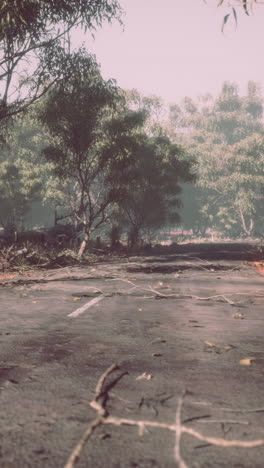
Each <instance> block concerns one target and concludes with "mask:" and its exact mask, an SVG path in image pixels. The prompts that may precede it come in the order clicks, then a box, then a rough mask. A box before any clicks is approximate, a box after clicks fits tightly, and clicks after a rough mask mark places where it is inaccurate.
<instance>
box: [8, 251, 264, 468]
mask: <svg viewBox="0 0 264 468" xmlns="http://www.w3.org/2000/svg"><path fill="white" fill-rule="evenodd" d="M197 254H198V251H196V252H193V251H192V252H189V254H188V253H181V255H179V256H176V257H175V254H173V255H163V256H153V255H149V256H147V257H144V258H139V257H133V258H132V257H131V258H127V259H121V260H116V261H112V262H109V263H98V264H93V265H90V266H89V265H87V266H82V267H77V266H76V267H66V268H60V269H53V270H42V271H36V270H32V271H29V270H28V271H23V272H21V273H18V272H10V273H8V272H5V274H4V275H2V277H1V278H0V281H1V292H0V294H1V329H0V346H1V356H0V402H1V406H0V414H1V423H0V466H1V467H3V468H11V467H14V468H20V467H21V468H22V467H38V468H44V467H45V468H46V467H47V468H53V467H54V468H55V467H56V468H57V467H65V468H66V467H67V468H70V467H73V466H77V467H80V468H84V467H94V468H99V467H102V468H108V467H109V468H133V467H138V468H150V467H160V468H172V467H177V466H178V467H179V468H186V467H188V468H209V467H210V468H215V467H216V468H219V467H231V468H232V467H235V468H238V467H239V468H260V467H263V466H264V461H263V460H264V429H263V428H264V424H263V423H264V398H263V384H264V372H263V369H264V347H263V331H264V316H263V313H264V307H263V305H264V290H263V276H262V275H261V272H262V262H261V261H259V263H258V264H255V263H253V262H249V261H248V260H244V259H243V260H240V259H239V258H237V259H234V258H233V259H227V258H223V259H221V260H220V259H219V257H218V259H213V258H212V256H211V258H208V255H204V256H203V255H201V252H199V255H197ZM116 364H118V368H117V366H116ZM86 439H87V440H86Z"/></svg>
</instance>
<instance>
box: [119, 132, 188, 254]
mask: <svg viewBox="0 0 264 468" xmlns="http://www.w3.org/2000/svg"><path fill="white" fill-rule="evenodd" d="M182 152H183V150H182V149H181V148H180V147H179V146H178V145H175V144H173V143H172V142H171V141H170V140H169V138H168V137H162V136H161V137H153V138H147V139H146V140H145V141H144V142H142V145H141V147H140V148H139V151H138V152H137V153H136V154H135V155H134V163H133V166H132V167H131V168H130V175H129V178H128V180H129V182H130V183H129V185H128V187H127V189H128V191H127V195H126V197H125V198H124V199H123V200H122V201H121V203H120V208H121V211H122V213H123V216H124V220H125V223H126V224H127V225H128V226H129V229H130V237H131V239H130V240H131V244H132V245H133V244H136V243H137V242H138V239H139V235H140V233H142V232H143V234H145V236H146V235H147V237H149V235H150V233H151V230H155V229H158V228H160V227H162V226H166V225H169V224H171V223H175V222H176V221H179V215H178V208H179V206H180V199H179V195H180V192H181V188H180V185H179V183H180V182H188V181H189V182H191V181H193V180H194V177H193V175H192V173H191V162H190V161H184V160H182V159H181V157H182Z"/></svg>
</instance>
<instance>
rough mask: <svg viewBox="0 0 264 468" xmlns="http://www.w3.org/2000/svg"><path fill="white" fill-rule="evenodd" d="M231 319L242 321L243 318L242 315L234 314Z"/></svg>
mask: <svg viewBox="0 0 264 468" xmlns="http://www.w3.org/2000/svg"><path fill="white" fill-rule="evenodd" d="M233 318H234V319H241V320H243V319H244V318H245V317H244V314H240V313H238V312H237V313H236V314H234V315H233Z"/></svg>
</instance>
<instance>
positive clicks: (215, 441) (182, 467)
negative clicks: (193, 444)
mask: <svg viewBox="0 0 264 468" xmlns="http://www.w3.org/2000/svg"><path fill="white" fill-rule="evenodd" d="M118 369H119V366H118V365H117V364H113V365H112V366H110V367H109V368H108V369H107V370H106V371H105V372H104V373H103V374H102V375H101V377H100V378H99V380H98V383H97V385H96V389H95V398H94V399H93V400H92V401H91V402H90V406H91V407H92V408H93V409H94V410H95V411H96V412H97V416H96V418H95V419H94V420H93V421H92V422H91V423H90V424H89V426H88V427H87V429H86V431H85V432H84V434H83V436H82V437H81V439H80V441H79V442H78V443H77V445H76V446H75V448H74V449H73V451H72V453H71V455H70V457H69V458H68V461H67V463H66V465H65V466H64V468H74V465H75V463H76V462H77V461H78V459H79V457H80V455H81V452H82V450H83V448H84V446H85V444H86V442H87V441H88V440H89V438H90V437H91V435H92V434H93V432H94V431H95V430H96V428H97V427H99V426H101V425H106V424H112V425H114V426H121V425H126V426H136V427H138V430H139V435H143V434H144V432H145V430H146V428H147V427H152V428H157V429H167V430H169V431H172V432H175V444H174V457H175V460H176V462H177V464H178V467H179V468H188V465H187V464H186V463H185V461H184V459H183V458H182V456H181V450H180V443H181V437H182V434H188V435H190V436H192V437H195V438H196V439H198V440H200V441H202V442H206V443H208V444H210V445H216V446H218V447H243V448H253V447H259V446H262V445H264V439H255V440H226V439H223V438H220V437H210V436H206V435H204V434H202V433H201V432H199V431H197V430H194V429H192V428H191V427H187V426H185V425H184V424H182V422H181V411H182V407H183V403H184V398H185V396H186V391H184V392H183V393H182V395H181V396H180V398H179V400H178V405H177V409H176V417H175V423H174V424H168V423H163V422H156V421H148V420H143V421H142V420H137V419H128V418H117V417H114V416H110V415H109V414H108V411H107V407H106V404H107V400H108V392H109V391H110V389H111V388H113V387H114V386H115V385H116V383H117V382H118V381H119V380H120V379H121V378H122V377H123V376H124V375H125V374H127V372H123V373H122V374H121V375H119V376H118V377H117V378H116V379H115V380H114V381H113V382H111V383H110V384H108V385H107V386H106V387H105V388H104V386H105V382H106V379H107V377H108V376H109V375H110V374H111V373H112V372H114V371H115V370H118ZM260 410H261V411H263V408H257V409H254V410H251V411H260ZM228 411H229V410H228ZM230 411H232V410H230ZM234 411H237V410H234ZM247 411H250V410H247ZM204 422H205V421H204ZM208 422H209V421H208ZM211 422H215V423H219V422H221V423H227V422H229V423H230V424H248V422H243V421H241V422H239V421H238V422H236V421H219V420H216V421H213V420H212V421H211Z"/></svg>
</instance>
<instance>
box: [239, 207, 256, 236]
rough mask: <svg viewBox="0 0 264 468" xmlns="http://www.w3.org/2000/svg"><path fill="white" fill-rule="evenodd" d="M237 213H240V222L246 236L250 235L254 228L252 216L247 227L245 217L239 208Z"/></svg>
mask: <svg viewBox="0 0 264 468" xmlns="http://www.w3.org/2000/svg"><path fill="white" fill-rule="evenodd" d="M239 213H240V218H241V223H242V226H243V229H244V232H245V233H246V234H247V236H250V235H251V233H252V230H253V228H254V220H253V218H250V222H249V227H247V223H246V219H245V216H244V213H243V211H242V210H241V208H240V209H239Z"/></svg>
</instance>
